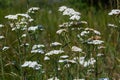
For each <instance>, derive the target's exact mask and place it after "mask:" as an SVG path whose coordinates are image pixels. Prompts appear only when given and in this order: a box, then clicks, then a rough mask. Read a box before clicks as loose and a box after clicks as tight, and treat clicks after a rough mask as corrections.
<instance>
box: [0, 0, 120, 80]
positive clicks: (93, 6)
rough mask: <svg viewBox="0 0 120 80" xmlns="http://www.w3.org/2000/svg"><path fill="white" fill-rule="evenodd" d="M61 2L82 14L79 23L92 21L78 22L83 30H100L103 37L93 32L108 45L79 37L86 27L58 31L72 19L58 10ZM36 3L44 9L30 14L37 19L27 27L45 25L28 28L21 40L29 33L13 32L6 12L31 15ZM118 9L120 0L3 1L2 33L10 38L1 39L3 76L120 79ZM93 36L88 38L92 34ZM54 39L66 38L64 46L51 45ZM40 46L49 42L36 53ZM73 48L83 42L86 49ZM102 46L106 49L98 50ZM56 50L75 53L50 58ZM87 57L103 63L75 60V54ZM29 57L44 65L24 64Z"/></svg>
mask: <svg viewBox="0 0 120 80" xmlns="http://www.w3.org/2000/svg"><path fill="white" fill-rule="evenodd" d="M60 6H67V7H69V8H73V9H74V10H75V11H77V12H80V13H81V15H80V16H81V18H80V20H79V21H77V23H79V22H81V21H86V22H87V24H81V23H80V24H77V26H78V27H82V29H83V30H84V28H90V31H94V30H97V31H99V32H100V33H101V34H100V36H96V35H93V34H91V35H92V38H95V40H97V39H99V37H100V39H101V40H103V41H104V43H103V44H100V45H97V46H96V45H88V44H86V43H83V42H81V40H80V39H81V38H78V37H76V35H77V34H79V33H81V32H82V31H75V32H74V31H71V29H70V31H68V33H65V34H63V35H58V34H56V31H57V30H59V25H60V24H62V23H64V22H66V21H69V20H68V17H66V16H63V15H62V14H61V13H60V12H59V11H58V9H59V7H60ZM31 7H39V8H40V9H39V10H38V11H37V12H36V13H35V14H30V15H31V17H32V18H33V19H34V21H33V22H31V23H30V24H28V25H27V27H30V26H39V28H40V30H37V31H33V32H29V31H25V33H26V34H27V35H28V36H27V37H25V38H21V35H22V34H23V33H24V32H23V31H20V30H15V31H12V30H11V27H10V23H11V22H12V21H9V20H7V19H5V16H6V15H10V14H11V15H15V14H18V13H25V12H26V11H27V10H28V9H29V8H31ZM113 9H119V10H120V1H119V0H113V1H112V0H108V1H105V0H97V1H96V0H92V1H91V0H0V24H2V25H4V27H0V36H4V38H0V80H58V79H59V80H120V13H119V14H118V15H112V16H110V15H108V13H109V12H111V10H113ZM13 23H14V21H13ZM108 24H114V25H113V26H108ZM74 26H75V27H76V24H75V25H72V27H74ZM116 26H117V27H116ZM91 29H93V30H91ZM68 30H69V29H68ZM88 31H89V30H88ZM91 35H90V36H88V37H90V38H91ZM94 36H95V37H94ZM96 37H98V38H96ZM53 42H60V43H62V46H61V45H60V46H57V47H56V46H55V47H54V46H53V47H51V45H50V44H51V43H53ZM26 43H28V44H29V45H27V44H26ZM22 44H23V46H22V47H21V45H22ZM38 44H43V45H44V46H45V47H44V46H43V48H42V50H43V54H42V52H40V53H39V52H38V53H32V52H31V49H32V47H33V45H38ZM72 46H77V49H78V47H80V48H81V49H82V50H83V52H82V51H80V49H78V51H74V50H72V51H71V48H72ZM99 46H101V47H102V50H101V49H100V50H98V49H97V48H98V47H99ZM38 48H40V47H38ZM40 50H41V48H40ZM51 50H64V52H63V54H64V55H67V56H69V57H66V58H67V60H66V59H65V60H66V61H65V62H64V61H62V62H63V63H62V62H61V63H59V60H60V59H61V58H60V57H61V56H63V55H61V54H58V55H53V56H49V55H48V56H47V57H49V58H50V60H47V59H48V58H46V59H45V57H46V54H47V53H49V52H50V51H51ZM53 53H54V52H53ZM56 53H57V52H56ZM58 53H59V52H58ZM98 53H100V54H101V56H100V58H98V57H96V56H97V55H98ZM82 56H85V60H86V61H87V60H89V59H90V58H92V57H94V58H95V60H97V61H96V63H95V64H93V65H94V66H93V65H92V66H87V67H84V65H80V64H79V59H76V62H74V61H75V60H73V58H75V57H78V58H79V57H82ZM64 58H65V57H64ZM70 60H71V61H70ZM25 61H36V62H37V63H39V64H40V65H38V66H37V67H38V68H39V67H40V69H38V70H35V67H32V68H31V67H27V66H26V67H22V65H23V64H24V62H25ZM72 61H73V62H72ZM69 66H70V67H69ZM57 78H58V79H57Z"/></svg>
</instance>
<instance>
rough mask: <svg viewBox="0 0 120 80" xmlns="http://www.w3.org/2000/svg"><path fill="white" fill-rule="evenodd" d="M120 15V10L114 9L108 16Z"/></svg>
mask: <svg viewBox="0 0 120 80" xmlns="http://www.w3.org/2000/svg"><path fill="white" fill-rule="evenodd" d="M118 14H120V9H113V10H111V12H109V13H108V15H118Z"/></svg>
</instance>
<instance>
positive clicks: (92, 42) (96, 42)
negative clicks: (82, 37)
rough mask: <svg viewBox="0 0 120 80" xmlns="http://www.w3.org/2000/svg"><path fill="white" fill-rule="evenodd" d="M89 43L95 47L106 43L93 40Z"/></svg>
mask: <svg viewBox="0 0 120 80" xmlns="http://www.w3.org/2000/svg"><path fill="white" fill-rule="evenodd" d="M87 43H88V44H93V45H99V44H102V43H104V41H102V40H91V41H88V42H87Z"/></svg>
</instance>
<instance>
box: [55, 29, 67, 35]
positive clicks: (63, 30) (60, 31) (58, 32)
mask: <svg viewBox="0 0 120 80" xmlns="http://www.w3.org/2000/svg"><path fill="white" fill-rule="evenodd" d="M62 32H67V30H66V29H59V30H58V31H57V32H56V33H57V34H59V35H60V34H61V33H62Z"/></svg>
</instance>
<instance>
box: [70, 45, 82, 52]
mask: <svg viewBox="0 0 120 80" xmlns="http://www.w3.org/2000/svg"><path fill="white" fill-rule="evenodd" d="M72 51H74V52H82V49H81V48H79V47H76V46H72Z"/></svg>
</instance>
